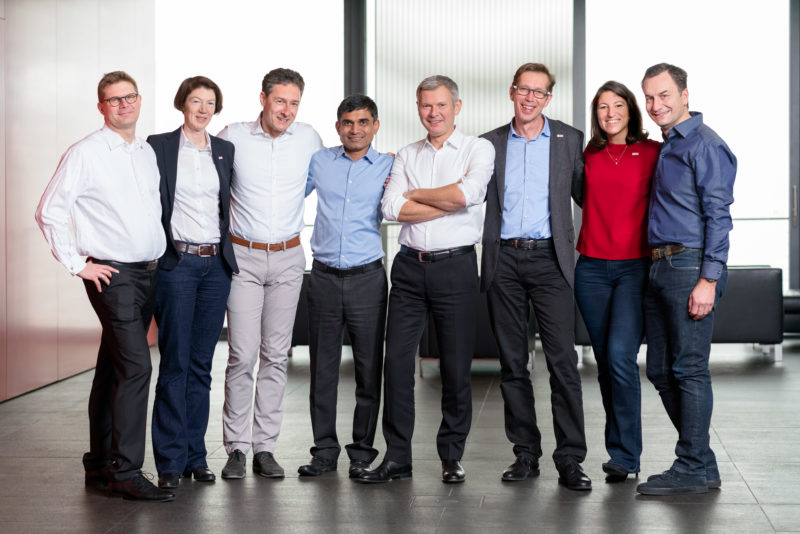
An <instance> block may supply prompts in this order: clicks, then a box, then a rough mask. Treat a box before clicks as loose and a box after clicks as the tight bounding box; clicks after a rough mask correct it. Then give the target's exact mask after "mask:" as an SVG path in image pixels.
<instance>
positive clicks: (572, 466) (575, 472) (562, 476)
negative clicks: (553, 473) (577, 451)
mask: <svg viewBox="0 0 800 534" xmlns="http://www.w3.org/2000/svg"><path fill="white" fill-rule="evenodd" d="M558 474H559V477H558V483H559V484H561V485H562V486H566V487H567V489H571V490H576V491H586V490H590V489H592V481H591V479H590V478H589V477H588V476H586V473H584V472H583V468H582V467H581V464H579V463H578V462H571V463H568V464H566V465H565V466H563V467H560V468H559V469H558Z"/></svg>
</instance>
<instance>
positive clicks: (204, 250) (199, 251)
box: [175, 241, 219, 258]
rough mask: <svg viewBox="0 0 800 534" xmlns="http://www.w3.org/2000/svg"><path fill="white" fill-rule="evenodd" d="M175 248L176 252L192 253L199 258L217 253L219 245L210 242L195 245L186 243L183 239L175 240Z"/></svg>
mask: <svg viewBox="0 0 800 534" xmlns="http://www.w3.org/2000/svg"><path fill="white" fill-rule="evenodd" d="M175 249H176V250H177V251H178V252H183V253H185V254H193V255H195V256H200V257H201V258H210V257H211V256H216V255H217V254H219V245H217V244H210V243H203V244H201V245H195V244H193V243H186V242H185V241H175Z"/></svg>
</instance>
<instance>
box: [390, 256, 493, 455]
mask: <svg viewBox="0 0 800 534" xmlns="http://www.w3.org/2000/svg"><path fill="white" fill-rule="evenodd" d="M477 297H478V265H477V260H476V257H475V251H474V250H473V251H472V252H470V253H468V254H463V255H461V256H455V257H451V258H448V259H444V260H440V261H435V262H432V263H420V262H419V261H418V260H417V259H415V258H412V257H409V256H407V255H405V254H403V253H402V252H401V253H398V254H397V256H395V259H394V264H393V265H392V289H391V291H390V293H389V321H388V323H387V326H386V359H385V361H384V395H383V402H384V407H383V436H384V438H385V439H386V445H387V450H386V459H387V460H392V461H395V462H399V463H411V437H412V435H413V433H414V368H415V355H416V352H417V347H418V346H419V342H420V339H421V338H422V332H423V331H424V329H425V325H426V324H427V321H428V314H429V313H430V314H432V316H433V320H434V324H435V326H436V333H437V341H438V344H439V350H440V352H441V360H440V363H439V367H440V370H441V377H442V422H441V425H440V426H439V432H438V434H437V436H436V449H437V451H438V453H439V457H440V458H441V459H442V460H460V459H461V457H462V456H463V454H464V442H465V441H466V439H467V434H469V429H470V426H471V424H472V383H471V377H470V366H471V364H472V351H473V346H474V344H475V306H476V305H477Z"/></svg>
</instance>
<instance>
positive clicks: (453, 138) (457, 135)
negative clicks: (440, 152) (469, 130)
mask: <svg viewBox="0 0 800 534" xmlns="http://www.w3.org/2000/svg"><path fill="white" fill-rule="evenodd" d="M465 137H466V135H465V134H464V133H463V132H462V131H461V130H459V129H458V126H454V127H453V133H451V134H450V137H448V138H447V139H445V141H444V143H442V148H444V147H445V146H447V145H450V146H452V147H453V148H455V149H456V150H458V148H459V147H460V146H461V145H462V143H463V142H464V138H465ZM425 144H426V145H430V146H431V148H435V147H434V146H433V143H431V142H430V140H429V139H428V136H427V135H426V136H425Z"/></svg>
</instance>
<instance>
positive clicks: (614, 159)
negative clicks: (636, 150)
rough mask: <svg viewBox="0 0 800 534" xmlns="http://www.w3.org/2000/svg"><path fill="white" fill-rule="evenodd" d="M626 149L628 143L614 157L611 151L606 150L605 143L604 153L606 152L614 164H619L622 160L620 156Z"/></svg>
mask: <svg viewBox="0 0 800 534" xmlns="http://www.w3.org/2000/svg"><path fill="white" fill-rule="evenodd" d="M626 150H628V145H625V148H623V149H622V153H621V154H620V155H619V157H618V158H615V157H614V156H612V155H611V151H609V150H608V145H606V154H608V157H609V158H611V161H613V162H614V165H619V162H620V161H622V157H623V156H624V155H625V151H626Z"/></svg>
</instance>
